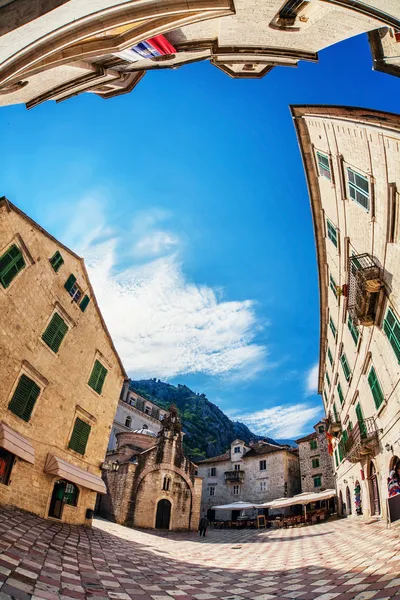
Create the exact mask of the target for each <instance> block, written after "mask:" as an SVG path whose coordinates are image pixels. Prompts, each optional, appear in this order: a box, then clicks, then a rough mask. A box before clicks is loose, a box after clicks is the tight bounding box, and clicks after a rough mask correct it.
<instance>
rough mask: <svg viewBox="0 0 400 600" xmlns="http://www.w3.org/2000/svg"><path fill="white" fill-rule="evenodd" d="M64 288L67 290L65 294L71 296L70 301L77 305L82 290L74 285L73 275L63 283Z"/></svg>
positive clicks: (74, 278)
mask: <svg viewBox="0 0 400 600" xmlns="http://www.w3.org/2000/svg"><path fill="white" fill-rule="evenodd" d="M64 287H65V289H66V290H67V292H68V293H69V295H70V296H71V298H72V300H73V301H74V302H77V303H78V304H79V300H80V299H81V298H82V290H81V288H80V287H79V286H78V284H77V283H76V277H75V275H73V274H72V273H71V275H70V276H69V277H68V279H67V281H66V282H65V284H64Z"/></svg>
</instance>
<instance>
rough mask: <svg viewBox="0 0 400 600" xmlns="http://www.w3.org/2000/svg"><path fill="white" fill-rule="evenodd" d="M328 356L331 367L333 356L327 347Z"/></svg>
mask: <svg viewBox="0 0 400 600" xmlns="http://www.w3.org/2000/svg"><path fill="white" fill-rule="evenodd" d="M328 358H329V362H330V363H331V367H333V356H332V352H331V350H330V348H328Z"/></svg>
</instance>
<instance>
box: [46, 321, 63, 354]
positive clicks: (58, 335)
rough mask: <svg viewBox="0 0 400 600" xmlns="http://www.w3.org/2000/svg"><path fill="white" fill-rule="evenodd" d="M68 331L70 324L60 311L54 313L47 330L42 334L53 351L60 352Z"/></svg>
mask: <svg viewBox="0 0 400 600" xmlns="http://www.w3.org/2000/svg"><path fill="white" fill-rule="evenodd" d="M67 331H68V325H67V324H66V322H65V321H64V319H62V318H61V317H60V315H59V314H58V313H54V315H53V317H52V319H51V321H50V323H49V324H48V325H47V327H46V331H45V332H44V333H43V335H42V340H43V341H44V342H46V344H47V345H48V347H49V348H51V350H53V352H58V350H59V349H60V346H61V342H62V341H63V339H64V337H65V334H66V333H67Z"/></svg>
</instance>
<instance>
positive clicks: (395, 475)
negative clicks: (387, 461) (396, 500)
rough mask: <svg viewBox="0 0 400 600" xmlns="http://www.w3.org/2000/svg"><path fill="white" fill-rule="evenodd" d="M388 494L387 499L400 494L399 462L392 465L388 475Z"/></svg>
mask: <svg viewBox="0 0 400 600" xmlns="http://www.w3.org/2000/svg"><path fill="white" fill-rule="evenodd" d="M388 494H389V498H392V497H393V496H397V494H400V460H399V461H398V462H397V463H396V464H395V465H393V470H392V471H390V473H389V477H388Z"/></svg>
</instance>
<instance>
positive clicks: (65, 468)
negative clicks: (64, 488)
mask: <svg viewBox="0 0 400 600" xmlns="http://www.w3.org/2000/svg"><path fill="white" fill-rule="evenodd" d="M44 472H45V473H49V475H57V476H58V477H62V478H63V479H66V480H67V481H72V483H76V484H77V485H81V486H83V487H85V488H88V489H89V490H93V491H94V492H99V494H106V493H107V488H106V484H105V483H104V481H103V480H102V478H101V477H99V476H98V475H93V473H89V471H85V470H84V469H81V468H80V467H76V466H75V465H72V464H71V463H69V462H67V461H66V460H63V459H62V458H58V456H54V454H48V455H47V459H46V464H45V466H44Z"/></svg>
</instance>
